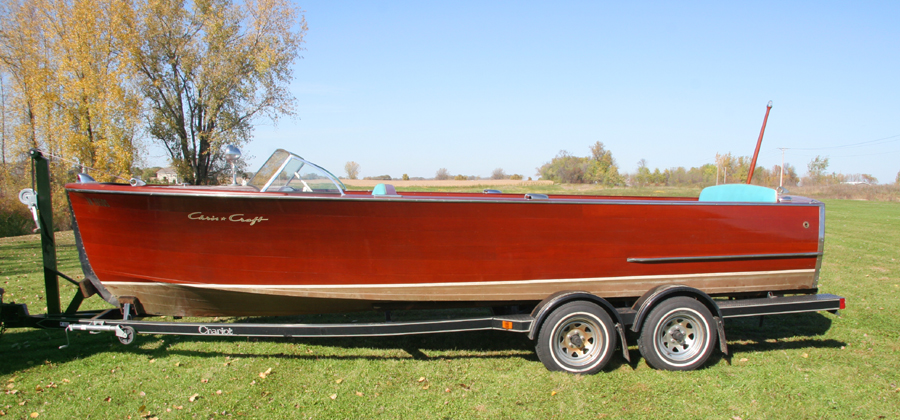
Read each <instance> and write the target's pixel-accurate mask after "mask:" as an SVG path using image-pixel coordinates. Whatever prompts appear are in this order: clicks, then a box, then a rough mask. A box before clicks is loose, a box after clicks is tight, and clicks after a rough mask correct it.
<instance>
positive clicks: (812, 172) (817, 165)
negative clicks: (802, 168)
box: [806, 155, 828, 184]
mask: <svg viewBox="0 0 900 420" xmlns="http://www.w3.org/2000/svg"><path fill="white" fill-rule="evenodd" d="M806 168H807V169H808V170H809V173H808V175H809V180H810V181H811V183H812V184H821V183H822V182H823V181H824V180H825V171H826V170H827V169H828V158H827V157H826V158H823V157H821V156H818V155H817V156H816V157H815V159H813V160H811V161H809V164H807V165H806Z"/></svg>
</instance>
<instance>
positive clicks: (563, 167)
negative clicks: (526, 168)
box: [537, 141, 624, 186]
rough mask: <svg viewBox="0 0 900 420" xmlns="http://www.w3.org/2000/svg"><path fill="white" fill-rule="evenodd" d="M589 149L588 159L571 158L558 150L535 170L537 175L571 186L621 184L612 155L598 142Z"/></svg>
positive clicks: (568, 154) (566, 153) (565, 152)
mask: <svg viewBox="0 0 900 420" xmlns="http://www.w3.org/2000/svg"><path fill="white" fill-rule="evenodd" d="M590 149H591V156H590V157H578V156H573V155H572V154H570V153H569V152H567V151H565V150H560V152H559V154H557V155H556V157H555V158H553V159H552V160H551V161H550V162H548V163H545V164H544V165H542V166H541V167H540V168H538V169H537V171H538V175H540V176H541V177H542V178H544V179H550V180H553V181H556V182H562V183H572V184H581V183H592V184H603V185H607V186H613V185H618V184H621V183H623V182H624V179H623V177H622V176H621V175H619V169H618V167H616V164H615V160H614V159H613V157H612V153H611V152H609V151H608V150H606V149H605V148H604V147H603V143H601V142H599V141H598V142H596V143H594V144H593V145H592V146H591V147H590Z"/></svg>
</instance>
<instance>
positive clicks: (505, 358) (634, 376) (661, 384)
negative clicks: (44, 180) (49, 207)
mask: <svg viewBox="0 0 900 420" xmlns="http://www.w3.org/2000/svg"><path fill="white" fill-rule="evenodd" d="M548 192H550V193H553V192H554V191H548ZM567 192H572V191H567ZM588 192H589V191H588ZM646 193H650V194H652V193H653V191H649V192H646ZM669 193H671V192H669ZM685 195H689V194H687V193H686V194H685ZM826 220H827V222H826V226H827V229H826V246H825V260H824V261H825V262H824V264H823V268H822V276H821V279H820V287H821V289H820V290H821V291H822V292H825V293H834V294H839V295H842V296H844V297H846V298H847V309H846V310H845V311H842V312H841V316H840V317H837V316H833V315H831V314H828V313H825V314H802V315H785V316H774V317H769V318H766V319H765V322H764V324H763V325H762V327H760V326H759V321H758V319H744V320H737V321H734V320H729V321H728V323H727V324H726V332H727V335H728V339H729V343H728V344H729V348H730V350H731V352H732V355H731V356H730V357H728V358H725V357H723V356H722V355H720V354H717V355H715V356H714V357H713V358H712V359H711V360H710V361H709V362H708V363H707V365H706V367H705V368H703V369H700V370H697V371H693V372H681V373H678V372H663V371H656V370H653V369H651V368H649V367H648V366H647V365H646V363H645V362H644V361H643V360H642V359H641V358H640V357H639V353H638V352H637V349H636V347H632V348H631V349H630V351H631V355H632V360H634V362H633V363H631V364H628V363H626V362H625V361H624V360H623V359H622V358H621V356H617V357H616V358H615V359H613V362H612V363H611V364H610V366H609V367H608V368H607V369H606V371H605V372H603V373H601V374H598V375H594V376H578V375H568V374H563V373H554V372H548V371H546V370H545V369H544V367H543V365H542V364H541V363H540V362H539V361H538V360H537V358H536V357H535V354H534V351H533V347H532V344H531V343H530V342H529V341H528V340H527V339H526V338H525V337H524V336H522V335H518V334H510V333H503V332H478V333H457V334H444V335H433V336H416V337H402V338H371V339H277V340H247V339H204V338H193V337H180V338H179V337H168V336H139V337H138V338H137V339H136V340H135V342H134V343H133V344H132V345H130V346H123V345H121V344H119V343H118V341H117V340H116V339H115V337H114V336H112V335H111V334H100V335H90V334H86V333H81V334H74V333H73V334H71V335H70V339H71V346H70V347H68V348H66V349H63V350H59V349H57V347H58V346H60V345H63V344H66V336H65V334H64V333H63V332H62V331H56V330H52V331H51V330H25V329H22V330H8V331H6V332H5V334H4V335H3V336H2V338H0V383H2V386H3V392H2V393H0V416H5V417H8V418H32V417H37V418H54V419H55V418H88V417H92V418H126V419H127V418H132V419H139V418H160V419H166V418H226V417H244V418H282V417H292V418H293V417H297V418H335V419H346V418H373V417H374V418H415V419H420V418H424V419H431V418H438V419H443V418H491V419H495V418H541V419H544V418H571V417H574V416H577V417H578V418H583V419H600V418H679V419H692V418H698V419H699V418H719V419H758V418H777V419H783V418H835V419H844V418H862V419H872V418H898V416H900V319H898V311H900V261H898V260H900V245H898V244H900V204H898V203H885V202H867V201H840V200H836V201H828V202H827V216H826ZM57 238H58V241H59V243H60V248H59V255H60V261H61V264H60V266H61V271H63V272H66V273H69V274H80V268H79V267H78V262H77V255H76V251H75V248H74V240H73V237H72V234H71V233H70V232H65V233H59V234H58V235H57ZM39 272H40V246H39V243H38V241H37V237H36V236H26V237H15V238H3V239H0V287H3V288H4V289H6V292H7V293H6V295H5V296H4V301H5V302H10V301H16V302H19V303H27V304H28V306H29V308H30V310H31V311H32V312H41V311H43V308H44V307H45V302H44V300H43V289H42V276H41V275H40V274H39ZM73 292H74V290H73V289H72V288H71V287H69V286H66V287H65V289H64V291H63V293H62V295H63V296H64V297H63V305H64V306H65V304H66V303H68V299H69V298H70V297H71V295H72V294H73ZM86 303H89V304H90V305H91V306H92V307H95V308H99V307H103V306H104V304H103V303H102V302H100V301H98V300H96V298H91V299H90V300H89V301H87V302H86ZM404 316H406V317H414V316H421V314H419V313H401V314H395V318H397V317H404ZM326 318H328V317H306V318H304V319H303V320H304V321H312V322H314V321H320V320H322V319H326ZM330 319H332V320H342V321H349V320H353V319H360V318H358V317H357V316H354V315H347V316H332V317H331V318H330Z"/></svg>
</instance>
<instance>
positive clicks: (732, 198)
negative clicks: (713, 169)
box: [700, 184, 778, 203]
mask: <svg viewBox="0 0 900 420" xmlns="http://www.w3.org/2000/svg"><path fill="white" fill-rule="evenodd" d="M700 201H722V202H738V203H777V202H778V193H777V192H776V191H775V190H773V189H771V188H766V187H760V186H758V185H747V184H725V185H716V186H714V187H706V188H704V189H703V191H700Z"/></svg>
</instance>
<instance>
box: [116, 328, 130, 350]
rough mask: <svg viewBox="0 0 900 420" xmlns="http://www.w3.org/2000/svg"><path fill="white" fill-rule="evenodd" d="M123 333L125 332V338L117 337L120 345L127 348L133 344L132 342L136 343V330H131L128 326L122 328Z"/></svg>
mask: <svg viewBox="0 0 900 420" xmlns="http://www.w3.org/2000/svg"><path fill="white" fill-rule="evenodd" d="M122 331H124V332H125V337H119V336H116V338H118V339H119V342H120V343H122V344H124V345H126V346H127V345H129V344H131V342H132V341H134V328H131V327H129V326H127V325H126V326H124V327H122Z"/></svg>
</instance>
